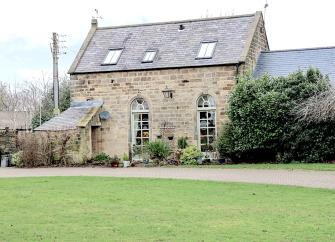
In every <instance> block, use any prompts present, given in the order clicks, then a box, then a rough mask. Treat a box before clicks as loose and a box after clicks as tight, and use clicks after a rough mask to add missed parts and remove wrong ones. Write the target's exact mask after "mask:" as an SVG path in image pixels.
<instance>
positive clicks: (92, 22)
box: [91, 18, 98, 29]
mask: <svg viewBox="0 0 335 242" xmlns="http://www.w3.org/2000/svg"><path fill="white" fill-rule="evenodd" d="M91 28H94V29H96V28H98V19H96V18H92V20H91Z"/></svg>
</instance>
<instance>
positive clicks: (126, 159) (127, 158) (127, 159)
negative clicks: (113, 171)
mask: <svg viewBox="0 0 335 242" xmlns="http://www.w3.org/2000/svg"><path fill="white" fill-rule="evenodd" d="M122 160H124V161H129V155H128V154H126V153H124V154H123V157H122Z"/></svg>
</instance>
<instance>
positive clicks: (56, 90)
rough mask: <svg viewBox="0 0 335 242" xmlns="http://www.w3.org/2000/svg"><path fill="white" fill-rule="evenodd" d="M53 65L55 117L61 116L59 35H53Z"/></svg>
mask: <svg viewBox="0 0 335 242" xmlns="http://www.w3.org/2000/svg"><path fill="white" fill-rule="evenodd" d="M51 53H52V63H53V75H52V77H53V78H52V80H53V96H54V115H55V116H57V115H59V114H60V110H59V80H58V58H59V39H58V34H57V33H52V44H51Z"/></svg>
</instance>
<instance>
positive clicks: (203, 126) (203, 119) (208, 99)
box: [197, 94, 217, 152]
mask: <svg viewBox="0 0 335 242" xmlns="http://www.w3.org/2000/svg"><path fill="white" fill-rule="evenodd" d="M197 127H198V128H197V130H198V145H199V148H200V150H201V151H202V152H211V151H213V149H214V147H213V145H214V140H215V139H216V136H217V127H216V103H215V100H214V98H213V97H212V96H211V95H209V94H203V95H201V96H199V98H198V99H197ZM205 140H206V142H205Z"/></svg>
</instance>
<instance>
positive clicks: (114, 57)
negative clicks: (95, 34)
mask: <svg viewBox="0 0 335 242" xmlns="http://www.w3.org/2000/svg"><path fill="white" fill-rule="evenodd" d="M122 51H123V49H112V50H109V52H108V54H107V56H106V58H105V60H104V62H103V64H105V65H115V64H117V62H118V61H119V59H120V56H121V54H122Z"/></svg>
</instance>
